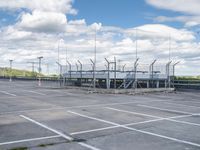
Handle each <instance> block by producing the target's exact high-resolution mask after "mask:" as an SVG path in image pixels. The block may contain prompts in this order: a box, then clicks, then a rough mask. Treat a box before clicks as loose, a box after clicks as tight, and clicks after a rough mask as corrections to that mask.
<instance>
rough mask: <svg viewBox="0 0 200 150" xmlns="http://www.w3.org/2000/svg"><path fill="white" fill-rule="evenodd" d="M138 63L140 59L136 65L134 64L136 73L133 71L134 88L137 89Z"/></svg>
mask: <svg viewBox="0 0 200 150" xmlns="http://www.w3.org/2000/svg"><path fill="white" fill-rule="evenodd" d="M138 61H139V58H137V59H136V60H135V63H134V71H133V81H134V82H133V86H132V87H133V88H137V66H138Z"/></svg>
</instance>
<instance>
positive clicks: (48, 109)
mask: <svg viewBox="0 0 200 150" xmlns="http://www.w3.org/2000/svg"><path fill="white" fill-rule="evenodd" d="M160 101H165V100H152V101H144V102H140V103H146V102H160ZM138 103H139V102H123V103H107V104H94V105H81V106H71V107H70V106H69V107H57V108H45V109H32V110H21V111H10V112H3V113H0V115H7V114H13V113H14V114H16V113H26V112H40V111H51V110H64V109H71V108H88V107H101V106H115V105H126V104H138Z"/></svg>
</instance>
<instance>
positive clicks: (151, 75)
mask: <svg viewBox="0 0 200 150" xmlns="http://www.w3.org/2000/svg"><path fill="white" fill-rule="evenodd" d="M156 61H157V60H156V59H155V60H154V61H153V62H152V63H151V64H150V67H149V73H150V79H151V80H152V87H154V64H155V63H156Z"/></svg>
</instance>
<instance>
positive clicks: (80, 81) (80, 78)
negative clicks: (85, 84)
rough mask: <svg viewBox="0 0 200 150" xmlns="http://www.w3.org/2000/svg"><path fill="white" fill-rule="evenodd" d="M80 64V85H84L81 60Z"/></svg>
mask: <svg viewBox="0 0 200 150" xmlns="http://www.w3.org/2000/svg"><path fill="white" fill-rule="evenodd" d="M78 63H79V64H80V84H81V85H82V69H83V65H82V63H81V62H80V61H79V60H78Z"/></svg>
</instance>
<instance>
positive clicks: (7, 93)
mask: <svg viewBox="0 0 200 150" xmlns="http://www.w3.org/2000/svg"><path fill="white" fill-rule="evenodd" d="M0 92H1V93H3V94H6V95H10V96H14V97H15V96H17V95H15V94H12V93H9V92H6V91H0Z"/></svg>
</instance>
